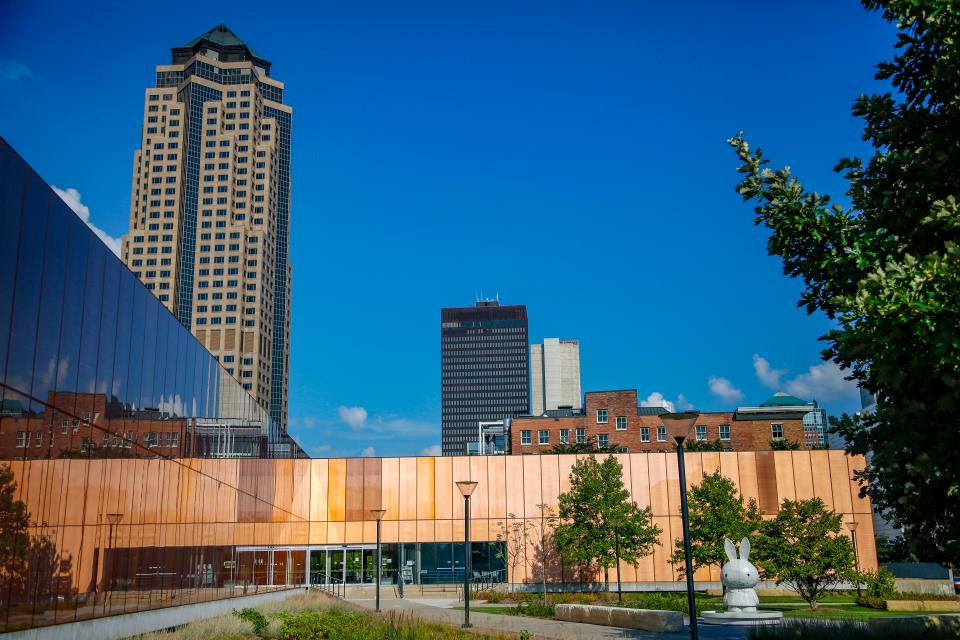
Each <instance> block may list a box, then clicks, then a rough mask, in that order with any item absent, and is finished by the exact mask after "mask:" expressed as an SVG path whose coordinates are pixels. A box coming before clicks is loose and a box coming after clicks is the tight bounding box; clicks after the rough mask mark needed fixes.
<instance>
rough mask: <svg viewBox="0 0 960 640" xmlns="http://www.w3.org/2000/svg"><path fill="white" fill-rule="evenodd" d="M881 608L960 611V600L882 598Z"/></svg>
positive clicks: (938, 611) (892, 609)
mask: <svg viewBox="0 0 960 640" xmlns="http://www.w3.org/2000/svg"><path fill="white" fill-rule="evenodd" d="M883 608H884V609H886V610H887V611H931V612H937V613H947V612H960V600H957V599H956V598H951V599H949V600H939V599H927V600H884V601H883Z"/></svg>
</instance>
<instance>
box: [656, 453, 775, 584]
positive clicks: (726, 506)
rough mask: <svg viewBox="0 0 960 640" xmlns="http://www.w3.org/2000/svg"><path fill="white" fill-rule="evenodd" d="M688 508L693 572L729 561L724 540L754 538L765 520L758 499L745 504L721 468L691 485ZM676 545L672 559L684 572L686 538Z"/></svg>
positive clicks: (678, 540)
mask: <svg viewBox="0 0 960 640" xmlns="http://www.w3.org/2000/svg"><path fill="white" fill-rule="evenodd" d="M687 507H688V511H689V514H690V516H689V517H690V552H691V556H692V560H693V570H694V571H696V570H697V569H699V568H700V567H709V566H714V565H716V566H717V567H718V568H720V567H722V566H723V563H724V562H726V561H727V553H726V551H724V549H723V539H724V538H730V539H731V540H742V539H743V538H754V537H755V534H756V532H757V531H759V529H760V526H761V524H762V522H763V513H762V512H761V511H760V508H759V507H758V506H757V501H756V500H754V499H753V498H750V500H749V501H748V502H747V503H746V505H745V504H744V502H743V496H741V495H739V494H738V493H737V485H735V484H734V483H733V481H732V480H730V478H727V477H726V476H724V475H721V474H720V472H719V471H718V472H716V473H710V474H707V475H705V476H703V482H701V483H700V484H698V485H694V486H693V487H691V489H690V493H689V495H688V496H687ZM673 546H674V552H673V556H672V558H671V560H670V561H671V562H673V564H674V565H679V566H680V571H681V573H685V571H686V569H685V567H684V565H683V563H684V560H685V554H684V550H683V538H677V540H676V541H674V545H673Z"/></svg>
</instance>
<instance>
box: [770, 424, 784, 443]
mask: <svg viewBox="0 0 960 640" xmlns="http://www.w3.org/2000/svg"><path fill="white" fill-rule="evenodd" d="M770 437H771V438H773V439H774V440H783V424H782V423H780V422H771V423H770Z"/></svg>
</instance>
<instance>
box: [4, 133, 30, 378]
mask: <svg viewBox="0 0 960 640" xmlns="http://www.w3.org/2000/svg"><path fill="white" fill-rule="evenodd" d="M25 176H26V168H25V167H24V166H23V165H22V164H21V163H20V159H19V158H17V157H16V156H15V155H14V153H13V150H12V149H11V148H10V147H9V146H7V143H6V142H4V141H2V140H0V229H3V230H4V232H3V233H0V371H2V370H3V363H5V362H6V361H7V346H8V345H9V344H10V343H9V340H8V339H7V338H8V336H7V335H6V334H7V332H8V331H9V330H10V316H11V314H12V313H13V279H14V277H15V276H16V273H17V269H16V266H17V247H18V245H19V242H18V240H19V239H20V207H21V205H22V203H23V187H24V177H25Z"/></svg>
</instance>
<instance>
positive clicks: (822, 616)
mask: <svg viewBox="0 0 960 640" xmlns="http://www.w3.org/2000/svg"><path fill="white" fill-rule="evenodd" d="M761 608H762V609H763V610H765V611H782V612H783V615H784V617H786V618H816V619H818V620H868V619H870V618H885V617H890V616H905V615H906V616H909V615H916V614H911V613H903V612H899V611H883V610H880V609H871V608H869V607H861V606H860V605H856V604H854V605H839V606H832V607H831V606H823V605H820V606H819V607H818V608H817V609H816V610H814V609H810V608H808V607H807V606H806V605H804V606H802V607H783V606H767V607H764V606H761Z"/></svg>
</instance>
